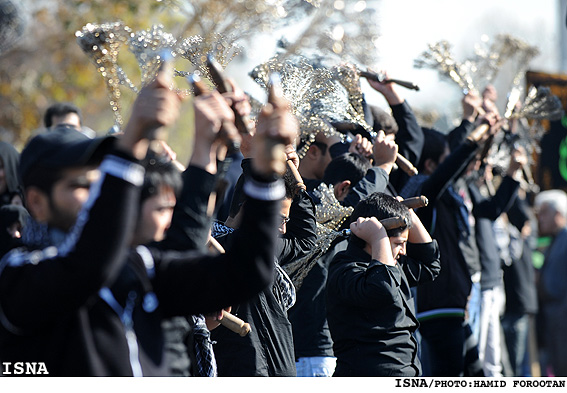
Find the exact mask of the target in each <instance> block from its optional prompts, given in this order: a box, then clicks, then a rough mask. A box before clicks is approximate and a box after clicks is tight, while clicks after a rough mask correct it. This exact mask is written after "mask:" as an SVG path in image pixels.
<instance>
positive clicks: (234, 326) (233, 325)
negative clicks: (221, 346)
mask: <svg viewBox="0 0 567 393" xmlns="http://www.w3.org/2000/svg"><path fill="white" fill-rule="evenodd" d="M207 245H208V246H209V247H210V248H213V249H214V250H216V251H217V252H218V253H220V254H224V252H225V251H224V248H223V246H221V244H220V243H219V242H218V241H217V240H216V239H215V238H214V237H212V236H209V241H208V242H207ZM219 322H220V324H221V325H223V326H224V327H226V328H227V329H229V330H232V331H233V332H234V333H238V334H239V335H240V336H241V337H244V336H246V335H247V334H248V333H250V324H249V323H247V322H244V321H243V320H242V319H240V318H238V317H237V316H236V315H233V314H231V313H229V312H226V311H225V310H222V319H221V320H220V321H219Z"/></svg>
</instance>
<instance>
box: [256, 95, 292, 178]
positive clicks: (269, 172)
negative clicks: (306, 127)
mask: <svg viewBox="0 0 567 393" xmlns="http://www.w3.org/2000/svg"><path fill="white" fill-rule="evenodd" d="M298 133H299V124H298V122H297V119H296V118H295V116H294V115H293V114H292V113H291V111H290V107H289V104H288V103H287V101H285V100H284V99H283V98H282V99H281V100H278V102H274V103H273V104H270V103H268V104H266V105H265V106H264V108H262V111H261V112H260V116H259V118H258V125H257V128H256V133H255V135H254V138H253V143H252V146H251V155H252V157H253V160H252V168H253V170H254V172H255V173H257V174H259V175H260V176H266V177H271V176H273V175H279V176H281V175H283V174H284V173H285V171H286V167H287V164H286V159H287V156H286V151H285V146H286V145H291V144H292V143H293V141H294V140H295V139H296V138H297V135H298Z"/></svg>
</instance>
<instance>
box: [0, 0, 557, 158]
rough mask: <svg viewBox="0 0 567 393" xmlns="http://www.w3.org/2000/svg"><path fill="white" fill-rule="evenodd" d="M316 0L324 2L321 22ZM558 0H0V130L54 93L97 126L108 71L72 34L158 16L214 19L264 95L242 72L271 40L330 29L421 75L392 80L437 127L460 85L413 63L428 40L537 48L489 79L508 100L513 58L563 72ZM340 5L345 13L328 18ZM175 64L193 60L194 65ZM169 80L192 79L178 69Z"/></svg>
mask: <svg viewBox="0 0 567 393" xmlns="http://www.w3.org/2000/svg"><path fill="white" fill-rule="evenodd" d="M219 4H220V5H222V8H221V9H219V8H218V7H219ZM238 7H245V8H242V9H240V8H238ZM323 7H328V8H327V11H325V12H326V14H325V15H323V19H325V21H324V22H321V12H320V9H322V8H323ZM566 8H567V1H566V0H539V1H537V2H534V1H531V0H477V1H475V2H456V1H452V0H429V1H420V0H395V1H394V0H367V1H360V0H338V1H337V0H327V1H326V0H309V1H308V0H261V1H259V0H256V1H252V0H249V1H243V0H227V1H224V2H222V1H218V0H210V1H206V0H194V1H188V0H187V1H165V0H163V1H157V0H112V1H111V0H93V1H76V0H0V18H2V22H1V23H0V30H1V31H0V126H1V127H2V130H1V131H0V139H1V140H5V141H8V142H12V143H14V144H15V145H16V146H17V147H18V148H21V147H22V145H23V144H24V143H25V141H26V140H27V139H28V138H29V137H30V136H31V135H34V133H36V132H38V130H40V129H41V128H42V123H41V121H42V116H43V113H44V111H45V109H46V108H47V107H48V106H49V105H50V104H52V103H54V102H57V101H69V102H72V103H74V104H75V105H77V106H78V107H79V108H81V110H82V111H83V117H84V124H85V125H86V126H87V127H89V128H91V129H93V130H95V131H96V132H97V133H98V134H101V135H102V134H104V133H106V132H107V131H108V130H109V129H110V128H111V127H112V126H113V125H114V124H115V123H116V116H115V115H116V113H115V111H113V110H112V108H111V105H110V104H109V102H110V96H109V90H108V89H107V86H106V83H105V78H104V76H103V75H102V73H101V72H100V70H97V67H96V66H95V65H94V62H93V57H92V54H88V53H86V52H85V51H83V50H82V49H81V48H80V47H79V45H78V44H77V36H76V33H77V32H80V31H81V30H82V29H83V27H85V26H86V25H87V24H89V23H90V24H104V23H114V22H117V21H121V22H123V24H124V25H126V26H128V27H129V28H130V29H131V30H132V31H133V32H138V31H142V30H147V29H150V28H151V27H152V26H154V25H157V24H161V25H163V26H164V30H166V31H168V32H170V33H172V34H173V36H174V37H181V36H182V35H183V36H185V37H187V36H190V35H193V34H201V35H203V36H206V35H207V34H209V35H210V34H212V33H216V32H218V31H220V30H221V28H222V29H223V30H222V31H223V34H226V35H227V36H231V37H232V38H231V40H230V42H231V43H234V45H238V48H239V49H238V53H237V54H236V55H235V56H234V58H232V59H231V61H227V62H226V64H225V65H226V73H227V75H228V76H230V77H232V78H233V79H235V80H236V81H237V83H238V84H239V85H240V86H241V87H242V88H243V89H244V90H245V91H246V92H248V93H249V94H251V95H252V96H254V97H255V98H257V99H258V100H260V101H261V102H263V100H265V96H264V92H263V90H262V89H261V88H260V87H259V86H258V85H257V84H256V83H255V82H254V81H253V80H252V78H250V76H249V75H248V73H249V72H250V71H251V70H252V69H253V68H254V66H256V65H258V64H261V63H262V62H265V61H266V60H268V59H269V58H270V57H272V56H273V55H274V54H275V53H276V52H277V51H278V42H280V43H281V42H286V43H287V44H286V45H287V46H286V47H287V48H289V47H290V46H291V47H294V46H295V48H296V49H298V50H299V51H300V52H301V49H305V50H307V49H308V48H309V46H310V45H311V46H313V44H314V43H315V46H317V45H319V47H318V49H320V50H321V51H322V50H323V49H324V48H323V47H322V46H321V44H317V43H320V42H321V41H317V40H312V41H311V42H309V40H308V38H313V36H314V35H317V34H318V35H324V34H326V36H327V38H328V37H331V41H332V42H331V45H330V48H331V49H330V50H329V52H335V53H331V54H333V55H335V57H336V58H337V61H339V60H344V56H343V55H353V54H355V52H356V51H357V50H358V51H359V53H357V54H356V55H357V57H356V56H355V61H356V62H357V64H358V65H359V66H361V67H370V68H372V69H374V70H381V69H385V70H387V71H388V73H389V75H390V77H392V78H397V79H403V80H408V81H412V82H414V83H415V84H417V85H419V87H420V90H419V91H413V90H408V89H404V88H400V89H401V92H402V93H403V95H404V97H405V98H406V99H407V100H408V102H409V103H410V104H411V106H412V108H414V110H415V111H416V113H417V114H418V117H419V118H420V120H421V121H422V123H429V124H422V125H435V126H436V127H437V128H439V129H440V130H442V131H444V130H448V129H449V128H450V125H451V124H453V123H454V122H455V121H456V120H458V116H459V111H460V100H461V98H462V94H463V93H462V89H460V88H459V86H458V85H457V84H456V83H454V82H453V81H452V80H450V78H448V77H446V76H444V75H442V74H441V73H440V72H438V70H435V69H433V68H427V67H425V68H417V67H416V66H415V60H416V58H418V57H419V56H420V55H421V54H422V53H423V52H424V51H426V50H427V49H428V45H429V44H434V43H437V42H440V41H447V42H448V43H449V44H450V46H451V50H452V53H453V55H454V57H455V59H457V60H458V61H465V60H466V59H469V58H472V57H473V56H475V53H478V52H479V50H482V48H487V47H489V46H490V44H491V43H492V42H494V40H495V38H496V37H497V36H498V35H501V34H505V35H511V36H513V37H515V38H517V39H519V40H521V41H523V42H525V43H526V44H528V45H530V46H532V47H534V48H537V52H538V54H537V55H536V56H534V57H532V58H531V59H529V62H528V63H527V64H518V63H517V62H516V63H513V62H512V63H511V64H504V65H503V66H502V67H501V68H500V70H499V72H498V74H497V76H496V77H495V78H494V80H492V81H491V82H492V83H493V84H494V85H495V86H496V88H497V90H498V92H499V104H500V106H501V111H504V106H505V104H506V99H507V93H508V91H509V89H510V86H511V83H512V80H513V78H514V76H515V75H516V74H517V72H518V69H519V68H521V67H524V68H525V69H526V71H529V72H535V73H539V74H538V75H545V76H550V77H551V78H552V79H553V80H554V81H555V82H557V81H560V80H562V78H563V74H565V73H567V29H566V22H565V21H566ZM339 11H340V12H342V14H341V17H342V19H335V22H334V24H331V25H330V26H327V25H326V24H325V23H326V22H328V21H330V20H331V19H332V18H333V17H334V15H333V13H334V12H335V13H336V12H339ZM284 15H285V17H284ZM213 16H218V17H219V18H221V19H218V20H215V19H214V18H213ZM317 18H319V19H317ZM203 21H210V23H209V24H207V23H203ZM349 25H353V26H354V25H356V26H358V31H356V32H354V33H350V31H349V27H350V26H349ZM337 26H339V27H337ZM329 29H330V30H329ZM349 34H350V35H351V36H350V37H349ZM347 39H350V44H349V41H347ZM352 43H354V45H355V46H352ZM349 45H351V46H349ZM356 45H358V47H356ZM280 46H281V45H280ZM284 46H285V45H284ZM341 49H342V51H341ZM351 49H352V50H351ZM349 50H351V52H352V53H349ZM280 51H281V48H280ZM117 61H118V63H119V64H120V66H121V67H122V69H123V70H124V72H125V73H126V74H127V75H128V77H129V78H130V79H131V81H132V83H133V84H134V85H137V86H140V82H139V81H140V64H139V61H137V60H136V58H135V56H133V55H132V54H131V53H129V52H128V50H127V49H123V50H121V51H120V52H119V54H118V56H117ZM186 63H188V62H186ZM179 67H180V68H183V69H185V70H188V71H190V68H191V65H188V64H183V65H181V66H179ZM176 68H177V65H176ZM522 83H523V85H524V86H527V84H528V83H527V82H526V81H522ZM176 84H177V85H178V87H179V88H182V89H186V88H188V86H187V84H186V82H185V81H184V80H183V79H182V78H178V79H176ZM362 88H363V91H364V93H365V96H366V99H367V101H368V102H370V103H372V104H375V105H378V106H381V107H383V108H384V109H387V104H386V102H385V101H384V100H383V98H382V97H381V96H380V95H378V94H375V92H373V91H372V90H371V89H370V88H369V86H368V84H367V83H366V81H365V80H363V81H362ZM115 94H116V93H115ZM556 94H558V93H556ZM558 95H560V94H558ZM134 97H135V92H134V91H132V90H131V89H128V88H127V87H126V86H120V95H119V99H120V111H121V113H122V116H123V117H124V118H125V119H127V116H128V109H129V105H130V103H131V102H132V100H133V98H134ZM560 98H562V99H563V97H560ZM564 103H565V101H564ZM564 107H565V105H564ZM183 108H184V114H183V117H182V119H181V120H180V122H179V124H178V125H177V126H176V128H175V129H174V130H170V133H169V143H170V145H171V146H172V147H173V148H174V150H176V151H177V153H178V155H179V156H180V159H182V160H184V159H185V158H187V157H189V155H190V150H191V143H190V141H191V135H192V128H191V127H192V126H191V120H192V113H191V106H190V99H188V100H187V102H186V103H185V104H184V106H183Z"/></svg>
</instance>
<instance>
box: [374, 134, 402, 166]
mask: <svg viewBox="0 0 567 393" xmlns="http://www.w3.org/2000/svg"><path fill="white" fill-rule="evenodd" d="M372 154H373V156H374V166H378V167H381V168H383V169H384V170H385V171H386V172H387V173H390V172H391V171H392V168H393V166H394V163H395V162H396V158H397V156H398V145H397V144H396V142H395V141H394V136H393V135H388V136H386V134H385V133H384V131H382V130H380V131H378V135H377V136H376V139H375V140H374V144H373V147H372Z"/></svg>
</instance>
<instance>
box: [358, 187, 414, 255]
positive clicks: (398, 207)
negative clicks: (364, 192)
mask: <svg viewBox="0 0 567 393" xmlns="http://www.w3.org/2000/svg"><path fill="white" fill-rule="evenodd" d="M359 217H376V219H377V220H378V221H380V220H383V219H385V218H392V217H400V218H402V219H404V220H405V222H407V223H408V224H407V225H406V226H402V227H399V228H394V229H387V230H386V233H387V234H388V237H389V240H390V245H391V246H392V255H393V256H394V259H397V258H398V257H399V256H400V255H405V253H406V243H407V240H408V232H409V229H410V228H411V226H412V221H411V215H410V212H409V210H408V208H407V207H406V206H405V205H403V204H402V203H400V201H398V200H397V199H396V198H394V197H392V196H390V195H387V194H384V193H381V192H375V193H374V194H370V195H369V196H368V197H367V198H365V199H363V200H361V201H360V202H359V203H358V204H357V205H356V207H355V208H354V211H353V212H352V214H351V216H350V220H351V222H355V221H356V220H357V219H358V218H359ZM359 240H360V239H359Z"/></svg>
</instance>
